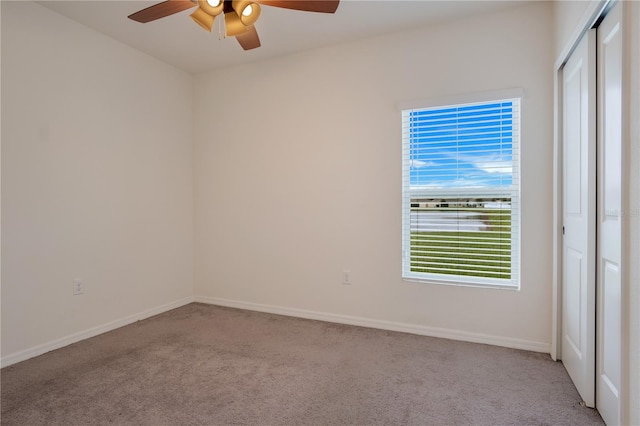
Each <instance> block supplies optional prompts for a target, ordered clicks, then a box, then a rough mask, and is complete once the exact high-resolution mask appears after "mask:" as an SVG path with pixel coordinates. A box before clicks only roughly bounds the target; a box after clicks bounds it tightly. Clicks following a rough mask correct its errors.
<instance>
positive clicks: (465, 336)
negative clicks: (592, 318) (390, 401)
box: [194, 296, 551, 354]
mask: <svg viewBox="0 0 640 426" xmlns="http://www.w3.org/2000/svg"><path fill="white" fill-rule="evenodd" d="M194 301H195V302H200V303H208V304H210V305H219V306H227V307H230V308H239V309H247V310H250V311H258V312H267V313H270V314H278V315H286V316H290V317H298V318H306V319H312V320H319V321H326V322H333V323H338V324H348V325H357V326H361V327H369V328H377V329H381V330H389V331H399V332H403V333H411V334H418V335H421V336H429V337H440V338H443V339H450V340H460V341H463V342H472V343H483V344H486V345H494V346H503V347H506V348H513V349H523V350H526V351H533V352H542V353H547V354H548V353H550V352H551V344H550V343H544V342H534V341H529V340H522V339H513V338H510V337H503V336H493V335H489V334H481V333H471V332H468V331H461V330H452V329H447V328H439V327H427V326H423V325H417V324H408V323H401V322H393V321H382V320H376V319H370V318H363V317H354V316H348V315H338V314H331V313H327V312H317V311H308V310H305V309H295V308H287V307H282V306H272V305H263V304H258V303H251V302H242V301H239V300H228V299H218V298H215V297H207V296H195V298H194Z"/></svg>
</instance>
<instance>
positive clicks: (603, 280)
mask: <svg viewBox="0 0 640 426" xmlns="http://www.w3.org/2000/svg"><path fill="white" fill-rule="evenodd" d="M597 41H598V45H597V49H598V82H597V84H598V98H599V101H598V144H597V146H598V194H600V196H599V197H598V226H597V227H598V253H597V256H598V265H599V270H598V277H597V289H598V293H597V295H598V305H597V313H598V314H597V315H598V340H597V359H598V363H597V366H596V396H597V400H596V406H597V408H598V411H599V412H600V414H601V415H602V418H603V419H604V421H605V422H607V424H610V425H613V424H620V372H621V362H620V361H621V358H620V356H621V336H622V334H621V328H620V327H621V299H620V297H621V292H622V279H621V274H620V271H621V266H622V265H621V262H622V257H621V253H622V217H621V214H622V31H621V5H620V4H619V2H618V3H617V4H615V5H614V6H613V7H612V8H611V10H610V11H609V12H608V14H607V16H606V17H605V18H604V20H603V21H602V23H601V24H600V26H599V27H598V40H597Z"/></svg>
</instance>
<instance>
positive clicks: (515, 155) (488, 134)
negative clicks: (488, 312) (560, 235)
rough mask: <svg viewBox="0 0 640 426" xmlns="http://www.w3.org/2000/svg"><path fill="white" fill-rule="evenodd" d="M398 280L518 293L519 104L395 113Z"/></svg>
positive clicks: (490, 103) (512, 100)
mask: <svg viewBox="0 0 640 426" xmlns="http://www.w3.org/2000/svg"><path fill="white" fill-rule="evenodd" d="M402 145H403V156H402V162H403V168H402V170H403V191H402V204H403V225H402V232H403V278H404V279H408V280H418V281H429V282H439V283H453V284H462V285H475V286H489V287H509V288H518V287H519V282H520V280H519V266H520V241H519V240H520V238H519V237H520V232H519V230H520V170H519V168H520V156H519V152H520V98H519V97H514V98H507V99H497V100H491V101H483V102H476V103H465V104H457V105H445V106H437V107H429V108H419V109H403V110H402Z"/></svg>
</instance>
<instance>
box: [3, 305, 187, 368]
mask: <svg viewBox="0 0 640 426" xmlns="http://www.w3.org/2000/svg"><path fill="white" fill-rule="evenodd" d="M189 303H193V296H188V297H185V298H182V299H178V300H176V301H173V302H170V303H166V304H164V305H160V306H156V307H155V308H151V309H147V310H146V311H142V312H139V313H136V314H133V315H128V316H126V317H124V318H120V319H118V320H115V321H111V322H108V323H106V324H103V325H99V326H97V327H93V328H90V329H88V330H84V331H80V332H78V333H74V334H70V335H68V336H65V337H61V338H59V339H56V340H52V341H51V342H47V343H43V344H41V345H38V346H34V347H32V348H29V349H25V350H22V351H20V352H16V353H13V354H10V355H7V356H5V357H2V359H0V365H1V366H2V368H4V367H7V366H9V365H12V364H16V363H18V362H21V361H25V360H27V359H29V358H34V357H36V356H38V355H42V354H44V353H47V352H50V351H53V350H55V349H60V348H62V347H65V346H68V345H71V344H72V343H76V342H79V341H81V340H85V339H89V338H91V337H95V336H97V335H99V334H103V333H106V332H108V331H112V330H115V329H117V328H120V327H124V326H125V325H129V324H132V323H134V322H136V321H140V320H143V319H146V318H149V317H152V316H154V315H158V314H161V313H163V312H167V311H170V310H172V309H175V308H179V307H181V306H184V305H188V304H189Z"/></svg>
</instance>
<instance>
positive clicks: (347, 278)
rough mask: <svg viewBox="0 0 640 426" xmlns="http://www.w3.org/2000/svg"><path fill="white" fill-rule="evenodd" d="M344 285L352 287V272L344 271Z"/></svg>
mask: <svg viewBox="0 0 640 426" xmlns="http://www.w3.org/2000/svg"><path fill="white" fill-rule="evenodd" d="M342 284H344V285H351V271H342Z"/></svg>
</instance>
